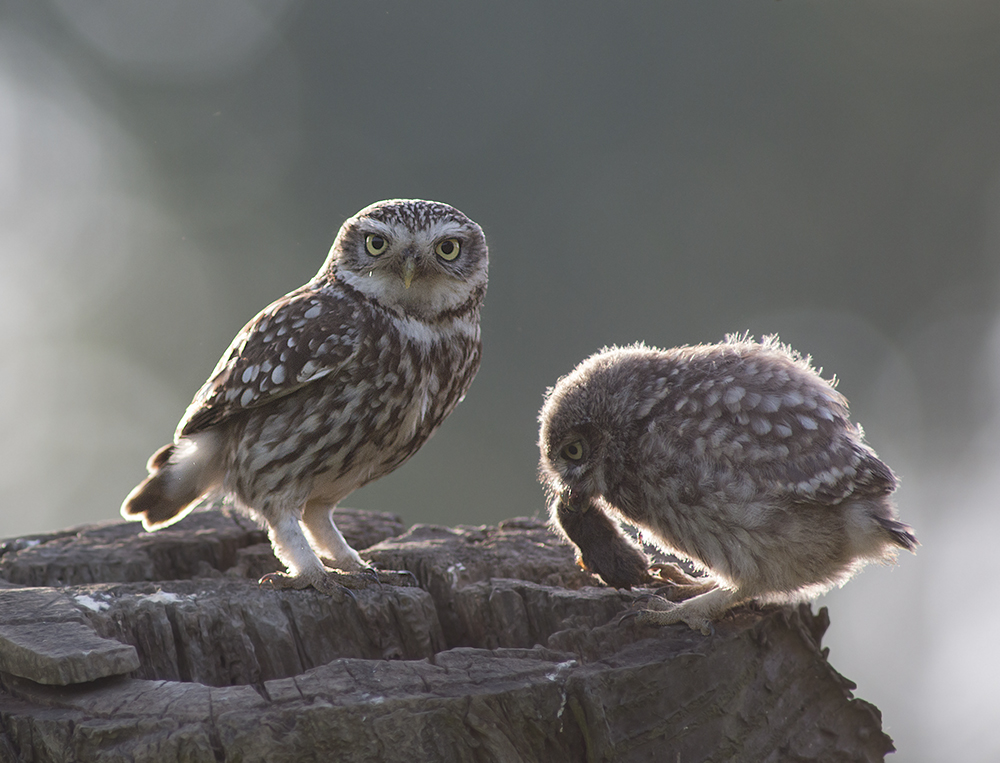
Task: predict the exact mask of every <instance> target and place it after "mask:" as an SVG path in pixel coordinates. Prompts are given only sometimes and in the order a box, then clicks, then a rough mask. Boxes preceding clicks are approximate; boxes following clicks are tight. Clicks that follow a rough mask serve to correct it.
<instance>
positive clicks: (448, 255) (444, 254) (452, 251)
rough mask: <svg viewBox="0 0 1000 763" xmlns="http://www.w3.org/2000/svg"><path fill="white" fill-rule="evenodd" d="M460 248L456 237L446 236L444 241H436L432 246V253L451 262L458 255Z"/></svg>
mask: <svg viewBox="0 0 1000 763" xmlns="http://www.w3.org/2000/svg"><path fill="white" fill-rule="evenodd" d="M461 249H462V245H461V244H460V243H458V239H457V238H446V239H445V240H444V241H438V245H437V246H435V247H434V253H435V254H436V255H437V256H438V257H440V258H441V259H442V260H448V262H451V261H452V260H453V259H455V258H456V257H458V253H459V251H461Z"/></svg>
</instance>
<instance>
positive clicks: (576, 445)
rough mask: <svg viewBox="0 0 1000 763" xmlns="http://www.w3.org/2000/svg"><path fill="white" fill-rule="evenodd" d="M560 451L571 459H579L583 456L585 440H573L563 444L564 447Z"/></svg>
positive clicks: (563, 455)
mask: <svg viewBox="0 0 1000 763" xmlns="http://www.w3.org/2000/svg"><path fill="white" fill-rule="evenodd" d="M559 452H560V454H561V455H562V457H563V458H565V459H568V460H569V461H579V460H580V459H582V458H583V440H573V442H571V443H569V444H568V445H563V449H562V450H561V451H559Z"/></svg>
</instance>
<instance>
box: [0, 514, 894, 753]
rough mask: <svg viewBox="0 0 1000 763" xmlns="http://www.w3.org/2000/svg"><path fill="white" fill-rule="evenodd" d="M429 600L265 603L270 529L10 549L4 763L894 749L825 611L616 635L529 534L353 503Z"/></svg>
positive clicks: (369, 544) (51, 539)
mask: <svg viewBox="0 0 1000 763" xmlns="http://www.w3.org/2000/svg"><path fill="white" fill-rule="evenodd" d="M338 525H339V526H340V527H341V529H342V530H343V531H344V534H345V536H346V537H347V538H348V541H349V542H351V543H352V545H354V546H355V547H356V548H359V549H361V548H367V550H366V551H365V552H363V555H364V556H366V557H367V558H368V559H370V560H371V561H372V562H374V563H375V564H376V565H378V566H380V567H383V568H386V569H390V568H392V569H405V570H409V571H410V572H412V573H413V574H414V576H415V577H416V579H417V581H418V582H419V587H416V586H414V587H395V586H382V587H373V588H369V589H366V590H362V591H356V592H354V595H353V597H352V596H351V595H347V594H345V595H343V596H341V597H339V598H337V599H331V598H330V597H326V596H323V595H322V594H319V593H317V592H315V591H311V590H309V591H271V590H261V589H259V588H258V587H257V585H256V583H255V582H254V581H255V580H256V579H257V578H258V577H259V576H260V575H261V574H263V573H265V572H268V571H271V570H274V569H277V562H276V561H275V559H274V557H273V555H272V554H271V552H270V547H269V546H268V545H267V542H266V538H265V536H264V535H263V533H262V532H261V531H260V530H259V529H258V528H257V527H256V526H254V525H253V524H252V523H250V522H248V521H247V520H246V519H244V518H242V517H241V516H239V515H237V514H232V513H230V512H227V511H207V512H196V513H194V514H192V515H190V516H189V517H188V518H186V519H185V520H183V521H182V522H180V523H179V524H177V525H175V526H174V527H172V528H168V529H167V530H163V531H160V532H158V533H154V534H151V535H150V534H146V533H143V532H141V528H140V527H138V526H137V525H135V524H120V523H115V524H107V525H101V526H90V527H84V528H77V529H75V530H71V531H66V532H63V533H56V534H54V535H46V536H36V537H29V538H21V539H17V540H13V541H8V542H7V543H5V544H3V545H2V546H0V761H7V760H10V761H92V760H98V759H100V760H101V761H137V760H150V761H206V763H217V762H218V761H258V760H259V761H265V760H266V761H307V760H317V761H319V760H323V761H326V760H337V761H380V760H384V761H406V763H413V761H424V760H428V761H434V760H440V761H702V760H705V761H728V760H762V761H788V760H794V761H840V760H843V761H874V760H882V758H883V756H884V755H885V753H886V752H888V751H890V750H891V749H892V745H891V741H890V740H889V738H888V737H887V736H886V735H885V734H884V733H883V732H882V730H881V719H880V716H879V713H878V710H877V709H876V708H874V707H873V706H871V705H869V704H868V703H866V702H864V701H862V700H859V699H854V698H853V697H852V695H851V689H852V688H853V686H852V684H850V682H848V681H847V680H845V679H844V678H842V677H841V676H839V675H838V674H837V673H836V672H835V671H834V670H833V668H832V667H831V666H830V665H829V663H828V662H827V660H826V656H825V654H824V652H823V651H822V650H821V648H820V638H821V636H822V634H823V631H824V630H825V628H826V625H827V622H826V620H825V611H823V612H821V613H820V614H819V615H818V616H817V615H813V614H812V612H811V610H810V609H809V608H808V607H801V608H798V609H771V610H767V611H765V612H752V611H749V610H744V611H742V612H737V613H734V614H732V615H730V616H729V617H727V618H726V619H725V620H724V621H723V622H721V623H720V624H719V625H718V627H717V628H716V632H715V633H714V634H713V635H711V636H702V635H701V634H699V633H695V632H692V631H690V630H688V629H687V628H686V627H685V626H672V627H668V628H662V629H655V628H643V627H638V626H637V625H636V624H635V623H634V621H631V620H627V621H625V622H624V623H623V624H621V625H619V624H617V623H616V620H617V617H618V615H619V614H620V613H622V612H624V611H626V610H628V609H629V608H630V607H631V606H633V603H634V601H635V599H636V597H637V595H638V593H627V592H617V591H614V590H610V589H607V588H602V587H593V583H594V580H593V579H592V578H591V577H590V576H589V575H586V574H585V573H583V572H582V571H580V570H579V569H578V568H577V567H576V566H575V565H574V563H573V554H572V551H571V550H570V548H569V547H567V546H566V545H564V544H562V543H561V542H560V541H559V540H558V539H557V538H556V537H555V536H554V535H552V534H551V533H550V532H549V531H548V530H547V528H545V526H544V525H543V524H542V523H540V522H537V521H535V520H527V519H517V520H511V521H509V522H506V523H503V524H501V525H499V526H497V527H458V528H443V527H432V526H416V527H414V528H412V529H411V530H409V531H408V532H403V526H402V523H401V522H400V521H399V520H398V518H395V517H393V516H392V515H387V514H370V513H367V512H355V511H350V510H342V511H340V512H338Z"/></svg>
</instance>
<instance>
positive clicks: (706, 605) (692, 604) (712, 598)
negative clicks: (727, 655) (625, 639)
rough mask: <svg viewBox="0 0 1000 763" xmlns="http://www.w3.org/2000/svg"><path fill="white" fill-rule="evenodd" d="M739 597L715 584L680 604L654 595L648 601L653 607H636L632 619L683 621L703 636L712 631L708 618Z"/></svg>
mask: <svg viewBox="0 0 1000 763" xmlns="http://www.w3.org/2000/svg"><path fill="white" fill-rule="evenodd" d="M742 598H743V597H741V596H740V595H739V594H738V593H737V592H736V591H733V590H731V589H729V588H715V589H713V590H711V591H709V592H708V593H703V594H701V595H699V596H695V597H694V598H693V599H688V600H687V601H685V602H682V603H680V604H675V603H674V602H670V601H667V600H666V599H661V598H659V597H657V598H654V599H653V600H651V601H650V605H651V606H653V607H655V609H643V610H640V611H639V613H638V614H637V615H636V622H639V623H642V624H643V625H673V624H674V623H684V624H685V625H687V626H688V627H689V628H691V629H692V630H696V631H701V632H702V633H703V634H705V635H706V636H707V635H708V634H709V633H711V632H712V621H713V620H716V619H718V617H719V616H720V615H721V614H722V613H723V612H725V611H726V610H727V609H729V608H730V607H732V606H733V605H734V604H736V603H737V602H738V601H740V600H741V599H742Z"/></svg>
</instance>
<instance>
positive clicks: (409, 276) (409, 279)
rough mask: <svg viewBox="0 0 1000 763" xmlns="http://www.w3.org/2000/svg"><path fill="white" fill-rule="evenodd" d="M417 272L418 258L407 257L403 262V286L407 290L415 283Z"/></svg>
mask: <svg viewBox="0 0 1000 763" xmlns="http://www.w3.org/2000/svg"><path fill="white" fill-rule="evenodd" d="M416 272H417V258H416V257H407V258H406V259H405V260H403V286H404V287H405V288H407V289H409V288H410V284H411V283H413V274H414V273H416Z"/></svg>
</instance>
